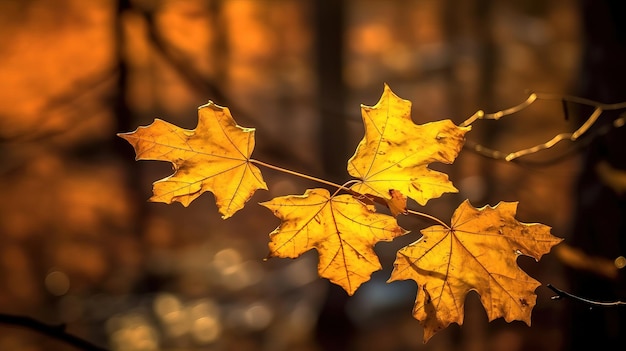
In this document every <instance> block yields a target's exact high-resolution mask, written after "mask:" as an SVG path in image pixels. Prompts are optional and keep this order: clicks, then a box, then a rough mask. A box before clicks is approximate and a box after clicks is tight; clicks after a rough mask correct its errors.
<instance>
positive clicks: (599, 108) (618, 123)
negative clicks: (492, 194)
mask: <svg viewBox="0 0 626 351" xmlns="http://www.w3.org/2000/svg"><path fill="white" fill-rule="evenodd" d="M538 100H555V101H561V103H562V105H563V113H564V115H565V118H566V119H567V118H568V110H567V103H574V104H579V105H586V106H592V107H595V109H594V110H593V113H591V115H590V116H589V118H587V120H586V121H585V122H584V123H583V124H582V125H581V126H580V127H579V128H578V129H576V130H575V131H574V132H572V133H560V134H557V135H556V136H554V137H553V138H552V139H550V140H548V141H546V142H545V143H541V144H538V145H535V146H532V147H529V148H526V149H522V150H518V151H514V152H510V153H505V152H502V151H499V150H495V149H490V148H488V147H486V146H483V145H480V144H478V143H475V142H472V141H468V142H466V148H469V149H470V150H472V151H474V152H476V153H478V154H480V155H482V156H485V157H488V158H492V159H496V160H502V161H506V162H511V161H517V160H518V158H520V157H523V156H528V155H531V154H535V153H538V152H540V151H543V150H547V149H550V148H552V147H554V146H555V145H556V144H558V143H560V142H561V141H571V142H576V141H578V140H579V139H580V138H581V137H582V136H583V135H586V134H587V132H588V131H589V129H590V128H591V127H592V126H593V125H594V124H595V123H596V122H597V121H598V119H599V118H600V116H601V115H602V113H603V112H604V111H611V110H621V109H626V102H622V103H616V104H604V103H600V102H597V101H593V100H589V99H584V98H580V97H576V96H569V95H564V96H562V95H556V94H544V93H532V94H530V95H529V96H528V98H527V99H526V100H525V101H524V102H522V103H520V104H519V105H516V106H513V107H510V108H507V109H504V110H502V111H497V112H494V113H485V112H483V111H482V110H479V111H477V112H476V113H474V115H472V116H471V117H470V118H468V119H467V120H465V121H464V122H463V123H461V126H468V125H470V124H472V123H473V122H475V121H476V120H478V119H492V120H498V119H500V118H502V117H504V116H509V115H512V114H515V113H518V112H520V111H522V110H524V109H525V108H527V107H528V106H530V105H531V104H533V103H534V102H536V101H538ZM624 124H626V116H625V115H624V114H622V115H621V116H620V117H618V118H617V119H615V120H614V121H613V122H612V123H611V125H610V129H612V128H620V127H622V126H623V125H624ZM610 129H606V128H602V129H600V130H598V131H597V132H596V134H595V135H599V134H605V133H607V132H608V131H609V130H610Z"/></svg>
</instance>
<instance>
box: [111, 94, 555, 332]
mask: <svg viewBox="0 0 626 351" xmlns="http://www.w3.org/2000/svg"><path fill="white" fill-rule="evenodd" d="M361 110H362V117H363V123H364V125H365V136H364V137H363V139H362V140H361V141H360V143H359V145H358V146H357V149H356V152H355V154H354V156H352V158H350V160H349V161H348V165H347V170H348V173H349V174H350V175H351V176H353V177H354V178H355V179H353V180H349V181H347V182H346V183H345V184H343V185H340V184H334V183H332V182H329V181H325V180H323V179H318V178H315V177H311V176H307V175H304V174H299V173H297V172H294V171H290V170H286V169H283V168H281V167H278V166H274V165H270V164H267V163H265V162H263V161H260V160H256V159H253V158H252V152H253V150H254V145H255V140H254V129H251V128H243V127H240V126H238V125H237V124H236V122H235V120H234V119H233V117H232V116H231V114H230V112H229V110H228V109H227V108H225V107H220V106H218V105H216V104H214V103H213V102H209V103H208V104H206V105H203V106H200V108H199V113H198V115H199V116H198V125H197V127H196V128H195V129H194V130H186V129H182V128H180V127H177V126H175V125H172V124H170V123H168V122H165V121H162V120H159V119H157V120H155V121H154V122H153V123H152V124H150V125H149V126H146V127H139V128H138V129H137V130H136V131H134V132H130V133H123V134H119V136H121V137H122V138H124V139H126V140H127V141H128V142H129V143H130V144H131V145H132V146H133V147H134V149H135V152H136V155H137V159H138V160H160V161H168V162H171V163H172V164H173V166H174V173H173V174H172V175H171V176H169V177H166V178H164V179H161V180H159V181H157V182H155V183H154V186H153V193H154V195H153V196H152V198H151V200H152V201H157V202H165V203H172V202H175V201H176V202H180V203H182V204H183V205H184V206H187V205H189V203H190V202H192V201H193V200H194V199H196V198H197V197H198V196H200V195H201V194H202V193H204V192H206V191H209V192H211V193H213V195H214V196H215V200H216V204H217V207H218V209H219V211H220V213H221V214H222V217H223V218H228V217H230V216H232V215H233V214H234V213H236V212H237V211H239V210H240V209H242V208H243V207H244V205H245V204H246V202H247V201H248V200H249V199H250V198H251V197H252V195H253V194H254V193H255V191H256V190H259V189H267V185H266V183H265V181H264V179H263V177H262V175H261V171H260V169H259V167H258V166H261V167H269V168H272V169H274V170H279V171H283V172H286V173H289V174H292V175H295V176H303V177H305V178H308V179H314V180H317V181H319V182H320V183H321V184H324V185H328V186H332V187H333V189H332V191H329V190H328V189H325V188H315V189H307V190H306V191H305V192H304V193H303V194H301V195H287V196H281V197H276V198H274V199H271V200H269V201H266V202H263V203H262V204H261V205H263V206H264V207H266V208H268V209H269V210H271V211H272V213H273V214H274V215H275V216H276V217H278V218H279V219H280V221H281V223H280V225H279V226H278V227H277V228H276V229H275V230H274V231H273V232H271V233H270V235H269V237H270V241H269V251H270V253H269V257H283V258H296V257H298V256H300V255H301V254H303V253H304V252H306V251H309V250H311V249H316V250H317V251H318V254H319V263H318V273H319V275H320V276H321V277H323V278H326V279H329V280H330V281H331V282H333V283H335V284H337V285H339V286H341V287H342V288H343V289H344V290H345V291H346V292H347V293H348V294H350V295H352V294H353V293H354V292H355V291H356V290H357V289H358V288H359V286H360V285H361V284H363V283H365V282H367V281H368V280H369V279H370V276H371V274H372V273H373V272H375V271H378V270H380V269H381V268H382V267H381V264H380V261H379V259H378V257H377V256H376V253H375V251H374V246H375V245H376V244H377V243H378V242H382V241H392V240H393V239H394V238H396V237H399V236H402V235H404V234H406V233H408V231H407V230H405V229H404V228H402V227H400V226H399V224H398V222H397V216H399V215H416V216H422V217H425V218H428V219H430V220H433V221H435V222H437V224H436V225H434V226H431V227H428V228H425V229H423V230H421V233H422V237H421V238H419V239H418V240H417V241H415V242H413V243H411V244H410V245H408V246H406V247H404V248H402V249H400V250H399V251H398V252H397V257H396V261H395V263H394V269H393V272H392V273H391V277H390V278H389V282H392V281H396V280H409V279H410V280H414V281H415V282H416V283H417V285H418V292H417V298H416V301H415V307H414V309H413V315H414V317H415V318H416V319H418V320H419V321H420V323H421V324H422V326H423V327H424V341H425V342H426V341H428V339H430V338H431V337H432V336H433V335H434V334H435V333H436V332H437V331H439V330H441V329H443V328H446V327H447V326H448V325H449V324H450V323H457V324H462V323H463V308H464V301H465V298H466V295H467V294H468V293H469V292H470V291H476V292H477V293H478V294H479V295H480V299H481V302H482V304H483V306H484V308H485V310H486V311H487V316H488V318H489V320H493V319H496V318H500V317H502V318H504V319H505V320H506V321H507V322H510V321H513V320H520V321H524V322H526V323H527V324H528V325H530V319H531V318H530V317H531V311H532V309H533V307H534V305H535V303H536V295H535V292H534V291H535V289H536V288H537V287H538V286H539V285H540V283H539V282H538V281H536V280H535V279H533V278H532V277H530V276H529V275H527V274H526V273H525V272H524V271H523V270H522V269H521V268H520V267H519V266H518V265H517V262H516V259H517V257H518V256H520V255H526V256H530V257H533V258H535V259H536V260H539V259H540V258H541V257H542V256H543V255H544V254H546V253H548V252H549V251H550V249H551V248H552V247H553V246H554V245H556V244H558V243H559V242H560V241H561V239H559V238H556V237H554V236H552V235H551V234H550V227H548V226H545V225H543V224H527V223H521V222H519V221H517V220H516V219H515V215H516V210H517V203H515V202H501V203H499V204H497V205H496V206H495V207H490V206H486V207H483V208H474V207H473V206H472V205H471V204H470V203H469V201H467V200H466V201H464V202H463V203H461V204H460V205H459V207H458V208H457V210H456V211H455V213H454V215H453V216H452V219H451V222H450V224H449V225H448V224H446V223H445V222H444V221H441V220H439V219H437V218H435V217H433V216H430V215H428V214H425V213H422V212H419V211H416V210H414V209H410V208H407V199H412V200H414V201H415V202H416V203H417V204H419V205H425V204H426V203H427V202H428V201H429V200H432V199H435V198H438V197H440V196H442V195H443V194H445V193H453V192H457V189H456V188H455V187H454V185H453V184H452V182H451V181H450V180H449V179H448V176H447V175H446V174H445V173H442V172H438V171H435V170H432V169H430V168H429V167H428V166H429V165H430V164H431V163H434V162H439V163H446V164H451V163H453V162H454V160H455V159H456V157H457V155H458V154H459V152H460V151H461V148H462V146H463V143H464V141H465V134H466V133H468V132H469V131H470V130H471V126H457V125H455V124H454V123H453V122H452V121H450V120H441V121H436V122H432V123H427V124H423V125H417V124H415V123H414V122H413V121H412V119H411V114H410V112H411V102H410V101H407V100H404V99H401V98H399V97H398V96H396V95H395V94H394V93H393V92H392V91H391V89H390V88H389V87H388V86H387V85H385V87H384V91H383V94H382V97H381V98H380V101H378V103H377V104H376V105H374V106H362V108H361ZM470 124H471V123H470ZM381 208H383V209H384V208H386V209H387V211H386V212H380V211H379V209H381Z"/></svg>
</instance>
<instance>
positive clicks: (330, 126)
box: [313, 0, 348, 180]
mask: <svg viewBox="0 0 626 351" xmlns="http://www.w3.org/2000/svg"><path fill="white" fill-rule="evenodd" d="M313 3H314V6H315V8H314V12H315V21H314V26H315V34H316V44H315V53H316V55H317V56H316V63H317V77H318V87H317V88H318V106H319V114H320V126H319V142H320V145H321V152H322V162H323V165H324V171H325V173H326V175H327V176H328V177H329V178H330V179H332V180H342V179H345V173H346V171H345V170H346V162H347V156H348V146H347V142H346V140H347V139H346V135H347V127H346V117H345V113H344V112H345V101H346V88H345V85H344V82H343V72H342V67H343V47H344V12H345V6H346V4H345V1H343V0H319V1H314V2H313Z"/></svg>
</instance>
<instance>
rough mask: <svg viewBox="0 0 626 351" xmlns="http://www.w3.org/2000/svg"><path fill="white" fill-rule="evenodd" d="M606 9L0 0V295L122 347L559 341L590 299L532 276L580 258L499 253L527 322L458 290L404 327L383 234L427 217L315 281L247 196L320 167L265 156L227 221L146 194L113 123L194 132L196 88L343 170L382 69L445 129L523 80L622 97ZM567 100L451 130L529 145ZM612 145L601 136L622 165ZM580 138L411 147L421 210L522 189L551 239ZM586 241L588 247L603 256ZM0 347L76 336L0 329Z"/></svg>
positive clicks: (265, 194)
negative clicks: (426, 181) (423, 151)
mask: <svg viewBox="0 0 626 351" xmlns="http://www.w3.org/2000/svg"><path fill="white" fill-rule="evenodd" d="M616 4H617V5H616ZM625 12H626V10H625V9H624V6H623V5H620V4H619V1H617V2H611V1H588V2H586V1H576V0H552V1H539V0H536V1H521V0H506V1H490V0H469V1H450V0H446V1H437V0H412V1H399V0H393V1H374V0H335V1H330V0H321V1H314V0H311V1H298V0H257V1H253V0H206V1H201V0H160V1H159V0H134V1H133V0H118V1H115V0H92V1H81V0H57V1H51V0H29V1H17V0H3V1H0V82H1V84H2V88H1V89H0V199H1V200H2V201H0V313H2V314H17V315H23V316H29V317H33V318H36V319H38V320H40V321H42V322H45V323H48V324H55V325H56V324H65V325H66V331H67V332H68V333H71V334H73V335H77V336H79V337H82V338H84V339H86V340H89V341H91V342H93V343H95V344H97V345H101V346H103V347H107V348H109V349H111V350H119V351H122V350H144V351H153V350H190V351H191V350H260V351H261V350H262V351H266V350H272V351H274V350H275V351H280V350H303V351H304V350H306V351H317V350H355V351H357V350H358V351H361V350H363V351H365V350H390V351H391V350H393V351H399V350H442V351H443V350H477V351H478V350H551V351H556V350H564V349H568V347H569V346H568V345H569V344H570V341H571V340H575V339H574V337H575V336H576V335H579V336H580V334H576V333H572V330H575V329H572V328H573V327H572V326H571V324H572V323H571V322H572V318H571V313H572V311H577V310H580V309H585V310H588V308H586V307H583V306H580V305H577V304H572V303H569V302H568V301H554V300H551V299H550V297H551V296H552V295H554V293H553V292H552V291H550V290H549V289H548V288H546V287H545V284H547V283H551V284H553V285H555V286H558V287H560V288H563V289H569V288H573V287H574V286H575V284H574V283H573V281H575V280H576V277H577V274H578V273H577V272H576V271H574V272H573V273H572V272H569V271H568V268H567V267H566V265H565V264H564V263H563V262H562V261H561V260H559V259H558V256H557V255H553V254H551V255H548V256H546V257H544V259H542V260H541V261H540V262H535V261H534V260H532V259H527V258H520V265H521V266H522V267H524V269H525V270H526V271H527V272H529V273H530V274H531V275H532V276H533V277H535V278H536V279H538V280H539V281H541V282H542V283H543V284H544V286H542V287H540V288H538V289H537V294H538V300H537V306H536V307H535V309H534V312H533V321H532V323H533V326H532V327H530V328H529V327H527V326H526V325H525V324H523V323H519V322H514V323H504V322H503V321H501V320H496V321H494V322H492V323H488V322H487V318H486V315H485V312H484V311H483V309H482V307H481V306H480V303H479V300H478V297H477V296H476V295H475V294H470V297H469V298H468V302H467V306H466V313H467V314H466V318H465V324H464V325H463V326H462V327H458V326H456V325H453V326H451V327H449V328H448V329H446V330H445V331H442V332H440V333H438V334H437V335H436V336H435V337H434V338H433V339H431V341H429V342H428V343H427V344H423V343H422V330H421V327H420V326H419V324H418V322H417V321H416V320H414V319H413V318H412V317H411V307H412V304H413V301H414V298H415V291H416V287H415V284H414V283H411V282H405V283H403V282H394V283H393V284H385V281H386V279H387V277H388V275H389V272H390V271H391V268H392V265H393V259H394V257H395V251H396V250H397V249H398V248H400V247H402V246H403V245H406V244H407V243H410V242H412V241H414V240H416V239H417V238H418V237H419V234H418V233H419V229H421V228H423V227H425V226H427V225H430V224H431V223H428V222H426V221H424V220H420V219H413V218H402V219H401V221H402V224H403V225H404V226H405V227H406V228H407V229H410V230H412V231H413V233H412V234H410V235H408V236H406V237H403V238H399V239H397V240H395V241H394V242H392V243H384V244H379V245H378V246H377V248H376V249H377V251H378V252H379V254H380V256H381V260H382V262H383V266H384V267H385V268H384V270H383V271H381V272H377V273H375V274H374V275H373V278H372V280H371V281H370V282H368V283H366V284H364V285H363V286H362V287H361V289H360V290H359V291H357V293H356V294H355V295H354V296H352V297H347V296H346V294H345V293H344V292H343V291H341V290H340V289H339V288H337V287H335V286H333V285H331V284H329V283H328V282H327V281H325V280H321V279H318V278H317V275H316V260H317V256H316V254H315V253H314V252H309V253H307V254H305V255H304V256H303V257H301V258H298V259H296V260H286V259H270V260H267V261H264V260H263V258H264V257H265V256H266V255H267V241H268V234H269V233H270V232H271V231H272V230H273V229H274V228H275V227H276V226H277V225H278V220H277V219H276V218H275V217H274V216H272V214H271V213H270V212H269V211H267V209H265V208H263V207H261V206H258V205H256V203H257V202H261V201H265V200H269V199H270V198H272V197H274V196H279V195H287V194H301V193H303V192H304V190H305V189H306V188H308V187H312V186H318V185H316V184H314V183H311V182H309V181H305V180H302V179H298V178H294V177H291V176H288V175H285V174H281V173H277V172H275V171H271V170H266V169H263V170H262V171H263V173H264V176H265V178H266V180H267V182H268V186H269V189H270V190H269V191H259V192H257V193H256V194H255V196H254V197H253V198H252V200H251V201H250V202H249V204H248V205H247V206H246V208H245V209H244V210H242V211H240V212H238V213H237V214H236V215H235V216H234V217H232V218H230V219H228V220H222V219H221V218H220V216H219V214H218V212H217V210H216V208H215V204H214V202H213V197H212V195H211V194H205V195H203V196H201V197H200V198H199V199H197V200H196V201H194V202H193V203H192V204H191V205H190V206H189V207H188V208H183V207H182V206H181V205H180V204H173V205H165V204H160V203H150V202H147V199H148V198H149V197H150V195H151V183H152V182H153V181H155V180H157V179H160V178H162V177H165V176H167V175H169V174H170V173H171V165H169V164H167V163H165V162H156V161H154V162H152V161H151V162H146V161H142V162H136V161H134V153H133V150H132V147H131V146H130V145H128V144H127V143H126V142H125V141H123V140H121V139H120V138H118V137H116V133H119V132H128V131H132V130H134V129H135V128H136V127H137V126H140V125H147V124H149V123H151V122H152V120H153V119H154V118H157V117H158V118H162V119H165V120H167V121H169V122H172V123H174V124H177V125H179V126H181V127H185V128H189V129H191V128H194V127H195V124H196V121H197V107H198V106H200V105H202V104H205V103H206V102H207V101H208V100H212V101H214V102H216V103H217V104H219V105H222V106H227V107H229V108H230V110H231V112H232V114H233V116H234V118H235V119H236V121H237V122H238V123H239V124H240V125H242V126H246V127H255V128H256V129H257V134H256V135H257V147H256V149H255V152H254V156H255V158H257V159H260V160H263V161H266V162H269V163H272V164H275V165H278V166H282V167H285V168H288V169H292V170H296V171H299V172H304V173H308V174H311V175H314V176H318V177H321V178H324V179H328V180H332V181H337V182H343V181H346V180H349V176H348V174H347V172H346V171H345V168H346V161H347V159H348V158H349V157H350V156H351V155H352V153H353V152H354V150H355V148H356V145H357V143H358V141H359V140H360V138H361V137H362V133H363V127H362V124H361V119H360V104H366V105H374V104H375V103H376V102H377V101H378V99H379V97H380V94H381V93H382V90H383V84H384V83H387V84H389V85H390V86H391V88H392V89H393V91H394V92H395V93H396V94H398V95H399V96H400V97H403V98H405V99H408V100H411V101H412V102H413V108H412V112H413V114H412V115H413V119H414V121H415V122H416V123H425V122H429V121H434V120H438V119H444V118H450V119H452V120H453V121H454V122H456V123H460V122H462V121H464V120H465V119H466V118H468V117H469V116H471V115H472V114H473V113H474V112H476V111H477V110H479V109H483V110H485V111H486V112H495V111H498V110H501V109H504V108H507V107H511V106H514V105H517V104H519V103H521V102H522V101H524V100H525V99H526V98H527V97H528V94H529V92H532V91H535V92H546V93H554V94H571V95H578V96H582V97H586V98H592V99H596V100H598V101H601V102H605V103H614V102H619V101H625V100H626V95H625V94H624V91H625V90H624V88H623V82H624V80H622V78H623V77H624V75H625V73H624V68H623V67H622V65H623V62H624V61H623V60H621V59H620V58H623V57H624V49H623V43H624V31H623V28H620V27H619V26H620V25H619V23H620V21H619V19H620V18H623V17H624V14H625ZM621 23H624V22H623V21H622V22H621ZM622 26H623V24H622ZM620 50H621V51H620ZM568 106H569V107H568V111H567V113H565V112H566V111H564V109H563V105H562V104H561V102H560V101H558V100H557V101H539V102H537V103H535V104H534V105H532V106H531V107H529V108H527V109H525V110H524V111H522V112H521V113H519V114H516V115H513V116H509V117H506V118H503V119H502V120H500V121H497V122H494V121H479V122H477V123H475V126H474V130H472V132H471V133H469V134H468V135H467V138H468V140H470V141H472V142H473V143H478V144H481V145H484V146H486V147H489V148H493V149H496V150H500V151H502V152H512V151H516V150H519V149H523V148H526V147H530V146H533V145H536V144H539V143H543V142H545V141H547V140H549V139H550V138H552V137H553V136H555V135H557V134H559V133H563V132H568V131H573V130H575V129H576V128H577V127H578V126H580V124H581V123H582V121H584V119H585V118H586V117H587V116H588V113H589V111H588V109H584V108H579V107H578V106H575V105H571V104H570V105H568ZM566 116H567V117H568V118H565V117H566ZM603 118H604V117H603ZM611 132H613V129H611V130H610V131H609V133H611ZM598 135H599V134H598ZM604 135H605V134H602V135H599V136H597V137H598V138H601V137H603V136H604ZM623 140H624V139H623V138H614V140H613V141H614V142H615V143H616V144H615V145H621V146H616V147H614V148H612V149H611V150H613V151H614V153H615V154H616V155H617V156H615V155H614V156H615V157H616V158H617V159H620V157H621V159H622V160H623V156H620V155H622V154H623V151H622V150H623ZM620 143H621V144H620ZM591 144H592V142H591V141H589V142H588V143H586V144H584V145H583V147H582V148H581V147H573V144H568V143H564V144H563V145H559V146H558V147H555V148H554V149H550V150H547V151H545V152H542V153H539V154H536V155H533V156H531V157H529V158H527V159H526V160H527V161H529V162H525V163H523V164H513V163H507V162H504V161H502V160H493V159H490V158H488V157H485V156H483V155H480V154H479V153H477V152H475V150H473V149H472V148H467V149H464V150H463V151H462V153H461V156H460V157H459V158H458V159H457V161H456V162H455V164H454V165H451V166H448V165H445V166H444V165H432V167H433V168H436V169H441V170H443V171H445V172H447V173H448V174H449V175H450V178H451V180H452V181H453V182H454V184H455V185H456V186H457V187H458V188H459V190H460V192H459V194H450V195H445V196H444V197H442V198H441V199H436V200H432V201H431V202H430V203H429V204H428V205H427V206H426V208H425V209H424V211H425V212H428V213H430V214H433V215H436V216H438V217H439V218H442V219H444V220H446V221H448V219H449V217H450V215H451V213H452V212H453V210H454V209H455V208H456V206H457V205H458V204H459V203H460V202H461V201H462V199H465V198H469V199H470V200H471V202H472V204H473V205H474V206H476V207H479V206H483V205H486V204H491V205H495V204H496V203H497V202H498V201H519V202H520V204H519V211H518V219H520V220H521V221H524V222H541V223H545V224H547V225H549V226H551V227H552V228H553V229H552V233H553V234H554V235H556V236H559V237H563V238H565V239H566V242H567V241H568V240H569V239H570V238H571V237H572V235H573V232H574V230H573V229H574V228H576V226H577V224H576V223H578V222H576V221H575V219H577V218H580V216H581V215H580V214H579V212H578V206H579V203H580V201H581V199H580V198H579V194H580V189H579V188H577V187H576V186H577V184H578V180H579V179H580V177H581V175H583V174H584V173H585V172H584V171H585V170H588V169H589V167H590V166H589V164H588V163H587V161H586V158H585V155H584V151H585V150H587V149H588V146H589V145H591ZM472 145H473V144H472ZM577 145H578V144H577ZM530 161H532V162H530ZM622 166H623V164H622ZM623 169H626V167H624V168H623ZM622 201H623V197H622ZM414 205H415V204H414ZM595 208H598V207H595ZM622 211H623V207H622ZM618 217H619V215H618ZM607 220H609V219H607ZM621 230H623V228H622V229H621ZM614 234H615V233H603V235H614ZM616 237H617V236H616ZM598 240H600V239H598ZM611 243H612V241H610V242H609V244H608V246H609V248H612V249H617V250H618V251H619V245H617V246H615V245H612V244H611ZM585 249H586V248H585ZM602 250H603V249H602V248H598V249H597V252H593V254H597V255H605V256H606V257H607V258H609V259H610V258H612V257H617V255H618V254H619V252H617V253H615V252H612V251H611V252H606V251H602ZM613 251H614V250H613ZM622 254H623V252H622ZM581 274H582V273H581ZM601 280H602V279H601ZM602 281H603V282H604V283H606V284H607V286H606V287H603V288H602V292H606V291H607V290H606V289H609V288H612V287H613V284H614V280H606V279H604V280H602ZM587 287H589V286H587ZM592 287H596V286H595V285H592ZM588 290H592V291H593V290H594V289H588ZM596 290H597V289H596ZM622 296H624V295H622ZM616 297H619V296H616ZM607 298H609V296H607ZM579 317H580V316H579ZM622 321H623V319H622ZM611 323H612V324H611ZM622 323H623V322H622ZM609 325H610V326H611V328H612V329H611V328H609V329H611V330H610V331H609V332H610V333H612V334H610V333H609V332H607V331H606V330H605V329H606V328H598V330H597V331H595V333H596V334H594V332H590V333H589V334H588V335H587V337H589V338H590V339H599V340H612V339H610V338H611V336H610V335H615V334H620V333H621V334H624V333H623V331H624V330H626V329H624V327H625V326H624V325H620V324H619V319H618V318H617V317H613V319H611V322H610V323H609ZM585 330H589V329H585ZM603 333H609V334H610V335H607V334H603ZM578 345H579V346H580V345H581V344H578ZM621 345H624V344H623V343H622V344H621ZM0 349H2V350H32V351H38V350H73V348H72V347H70V346H68V345H65V344H63V343H60V342H58V341H54V340H52V339H51V338H49V337H46V336H43V335H40V334H38V333H34V332H32V331H30V330H27V329H24V328H17V327H13V326H10V325H2V324H0ZM572 349H575V347H574V348H572Z"/></svg>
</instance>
